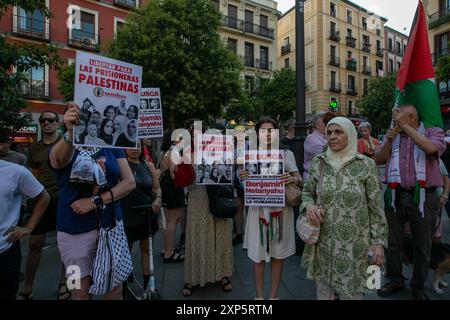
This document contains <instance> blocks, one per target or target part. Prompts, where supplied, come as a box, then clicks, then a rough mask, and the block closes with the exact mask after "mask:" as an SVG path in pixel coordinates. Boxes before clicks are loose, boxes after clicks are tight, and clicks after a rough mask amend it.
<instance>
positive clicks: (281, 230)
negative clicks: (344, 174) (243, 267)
mask: <svg viewBox="0 0 450 320" xmlns="http://www.w3.org/2000/svg"><path fill="white" fill-rule="evenodd" d="M255 129H256V132H257V133H258V138H259V140H260V141H261V140H262V139H267V141H268V143H267V150H270V149H271V146H272V144H273V142H274V141H275V139H278V134H277V130H273V129H278V124H277V123H276V121H275V120H273V119H271V118H269V117H264V118H262V119H260V120H259V121H258V123H257V124H256V126H255ZM260 129H267V131H266V132H267V136H266V135H264V132H260ZM270 129H272V130H270ZM284 168H285V173H284V174H283V175H282V180H283V182H284V183H285V184H289V183H294V184H296V185H300V184H301V177H300V173H299V172H298V169H297V165H296V163H295V157H294V154H293V153H292V152H291V151H289V150H284ZM247 177H248V171H245V170H243V171H241V173H240V179H241V181H242V180H245V179H246V178H247ZM244 248H247V249H248V251H247V254H248V257H249V258H250V259H251V260H252V261H253V273H254V277H255V287H256V298H255V299H256V300H263V299H264V297H263V286H264V268H265V263H266V262H270V263H271V287H270V297H269V299H270V300H278V289H279V286H280V280H281V273H282V269H283V259H286V258H287V257H289V256H291V255H293V254H294V253H295V231H294V212H293V209H292V207H291V206H285V207H282V208H280V207H273V208H271V207H249V210H248V215H247V223H246V226H245V236H244Z"/></svg>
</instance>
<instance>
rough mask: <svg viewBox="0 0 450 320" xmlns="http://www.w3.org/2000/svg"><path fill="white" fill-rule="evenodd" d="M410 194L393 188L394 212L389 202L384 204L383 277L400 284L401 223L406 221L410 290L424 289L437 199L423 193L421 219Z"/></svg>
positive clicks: (434, 225) (401, 278)
mask: <svg viewBox="0 0 450 320" xmlns="http://www.w3.org/2000/svg"><path fill="white" fill-rule="evenodd" d="M413 198H414V194H413V193H407V192H404V191H396V204H395V207H396V211H395V212H394V210H393V208H392V207H391V206H390V204H386V205H385V213H386V220H387V223H388V226H389V240H388V248H387V251H386V263H387V266H386V269H387V277H388V278H389V279H390V280H391V281H393V282H395V283H398V284H403V281H404V277H403V272H402V260H403V247H402V241H403V238H404V234H405V223H406V222H409V225H410V227H411V233H412V238H413V259H414V272H413V277H412V279H411V282H410V286H411V288H412V289H413V290H417V291H420V290H424V284H425V281H426V280H427V277H428V270H429V268H430V256H431V240H432V237H433V233H434V230H435V227H436V219H437V215H438V212H439V199H438V196H437V194H436V193H435V192H432V193H426V198H425V204H424V211H425V215H424V217H423V218H422V215H421V213H419V209H418V207H417V206H416V205H415V204H414V203H413Z"/></svg>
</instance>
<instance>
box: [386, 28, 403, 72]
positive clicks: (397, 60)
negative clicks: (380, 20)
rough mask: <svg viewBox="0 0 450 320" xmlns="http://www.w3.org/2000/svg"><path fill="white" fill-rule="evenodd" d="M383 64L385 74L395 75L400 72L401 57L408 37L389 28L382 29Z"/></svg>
mask: <svg viewBox="0 0 450 320" xmlns="http://www.w3.org/2000/svg"><path fill="white" fill-rule="evenodd" d="M384 39H385V48H386V50H385V52H386V54H385V57H386V59H385V64H386V72H387V74H395V73H397V72H398V70H400V66H401V65H402V60H403V55H404V53H405V51H406V45H407V44H408V36H407V35H405V34H403V33H401V32H400V31H397V30H394V29H392V28H390V27H385V28H384Z"/></svg>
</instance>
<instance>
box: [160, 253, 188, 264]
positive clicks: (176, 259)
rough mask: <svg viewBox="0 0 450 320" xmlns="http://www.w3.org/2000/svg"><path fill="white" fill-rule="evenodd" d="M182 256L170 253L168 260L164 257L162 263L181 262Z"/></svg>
mask: <svg viewBox="0 0 450 320" xmlns="http://www.w3.org/2000/svg"><path fill="white" fill-rule="evenodd" d="M183 261H184V256H183V255H181V254H178V253H176V252H174V253H172V255H171V256H170V257H168V258H166V257H164V263H178V262H183Z"/></svg>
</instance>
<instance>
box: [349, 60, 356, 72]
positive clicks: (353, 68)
mask: <svg viewBox="0 0 450 320" xmlns="http://www.w3.org/2000/svg"><path fill="white" fill-rule="evenodd" d="M347 70H350V71H356V61H354V60H347Z"/></svg>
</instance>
